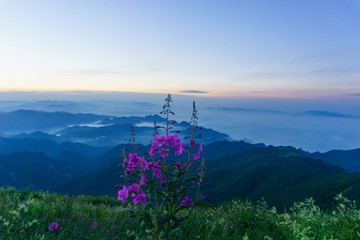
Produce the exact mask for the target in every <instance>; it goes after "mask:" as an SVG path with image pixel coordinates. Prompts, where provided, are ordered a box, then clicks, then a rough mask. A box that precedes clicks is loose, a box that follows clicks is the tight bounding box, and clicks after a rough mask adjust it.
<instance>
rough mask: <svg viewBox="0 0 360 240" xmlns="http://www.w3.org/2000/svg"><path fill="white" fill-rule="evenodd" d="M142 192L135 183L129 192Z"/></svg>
mask: <svg viewBox="0 0 360 240" xmlns="http://www.w3.org/2000/svg"><path fill="white" fill-rule="evenodd" d="M139 190H140V187H139V185H137V183H133V185H131V186H130V187H129V191H133V192H138V191H139Z"/></svg>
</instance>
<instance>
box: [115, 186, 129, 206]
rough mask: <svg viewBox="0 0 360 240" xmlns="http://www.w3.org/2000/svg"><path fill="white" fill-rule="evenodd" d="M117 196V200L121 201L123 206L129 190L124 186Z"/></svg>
mask: <svg viewBox="0 0 360 240" xmlns="http://www.w3.org/2000/svg"><path fill="white" fill-rule="evenodd" d="M118 195H119V196H118V200H122V202H123V204H125V201H126V199H127V198H128V197H129V189H128V188H127V187H126V186H125V185H124V186H123V190H120V191H119V192H118Z"/></svg>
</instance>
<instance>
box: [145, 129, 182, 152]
mask: <svg viewBox="0 0 360 240" xmlns="http://www.w3.org/2000/svg"><path fill="white" fill-rule="evenodd" d="M163 145H165V146H166V147H169V146H171V147H175V156H180V155H181V154H182V152H183V150H184V143H183V142H182V141H181V139H180V138H179V136H178V135H177V134H175V135H174V136H171V135H167V136H156V135H155V136H154V140H153V142H152V144H151V149H150V152H149V154H150V155H151V156H154V155H155V152H156V151H158V153H159V154H160V155H161V156H162V157H167V156H169V152H170V149H164V148H161V147H162V146H163Z"/></svg>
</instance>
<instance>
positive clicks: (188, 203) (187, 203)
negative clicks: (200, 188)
mask: <svg viewBox="0 0 360 240" xmlns="http://www.w3.org/2000/svg"><path fill="white" fill-rule="evenodd" d="M181 206H184V207H186V206H191V207H192V206H193V201H192V199H191V198H188V197H185V199H184V200H183V201H182V202H181Z"/></svg>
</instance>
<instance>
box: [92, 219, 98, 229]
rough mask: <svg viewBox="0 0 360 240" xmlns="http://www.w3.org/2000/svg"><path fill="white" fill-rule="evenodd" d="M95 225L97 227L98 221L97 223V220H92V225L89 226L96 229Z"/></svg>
mask: <svg viewBox="0 0 360 240" xmlns="http://www.w3.org/2000/svg"><path fill="white" fill-rule="evenodd" d="M97 227H98V223H97V221H95V222H92V226H91V228H92V229H96V228H97Z"/></svg>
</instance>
